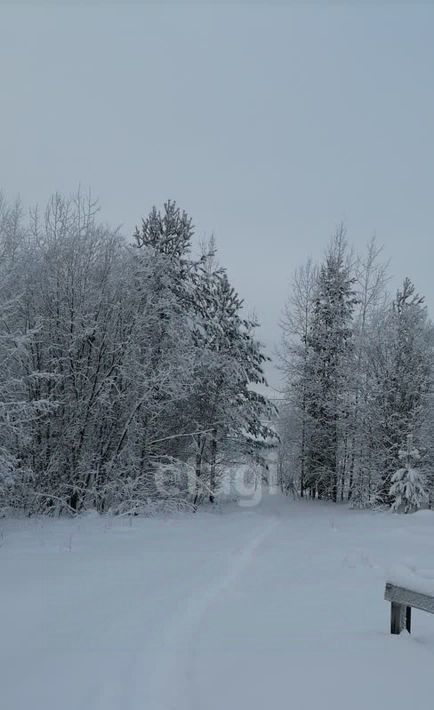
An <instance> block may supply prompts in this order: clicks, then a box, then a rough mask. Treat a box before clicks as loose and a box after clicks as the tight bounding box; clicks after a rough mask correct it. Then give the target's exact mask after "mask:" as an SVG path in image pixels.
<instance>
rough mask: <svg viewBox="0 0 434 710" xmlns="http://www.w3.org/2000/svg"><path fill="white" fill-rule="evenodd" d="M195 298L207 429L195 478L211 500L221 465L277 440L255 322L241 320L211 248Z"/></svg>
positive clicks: (201, 413) (198, 396) (195, 405)
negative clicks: (263, 389) (264, 389)
mask: <svg viewBox="0 0 434 710" xmlns="http://www.w3.org/2000/svg"><path fill="white" fill-rule="evenodd" d="M194 296H195V307H196V309H197V314H198V316H199V317H198V318H196V320H195V326H196V327H195V339H196V343H197V347H198V350H199V352H200V354H201V355H200V358H199V360H198V363H197V369H196V374H195V392H194V397H193V401H192V411H193V412H195V413H196V414H195V415H196V417H197V424H198V423H199V422H200V423H201V426H202V430H203V433H202V434H200V435H198V436H197V437H196V476H197V478H198V479H199V480H201V481H202V482H204V485H205V488H208V489H209V491H210V493H209V497H210V499H211V501H212V500H213V498H214V493H215V490H216V487H217V485H218V475H217V474H218V467H219V464H220V465H224V464H226V465H228V464H229V463H231V462H232V463H234V462H236V461H239V460H240V457H241V460H244V459H245V457H253V458H256V459H257V458H260V457H261V451H263V450H264V449H266V448H267V447H268V446H269V445H270V443H271V442H273V441H274V439H275V433H274V430H273V429H272V427H270V426H269V421H270V419H271V418H272V417H273V416H274V408H273V406H272V405H271V404H270V402H269V401H268V400H267V398H266V397H265V396H264V395H263V394H262V393H260V392H259V391H258V388H257V386H258V385H265V384H266V383H265V378H264V373H263V363H264V362H265V360H266V356H265V355H264V353H263V351H262V347H261V346H260V344H259V343H258V342H257V341H256V339H255V337H254V329H255V327H256V325H257V324H256V322H255V321H254V320H253V319H251V318H246V317H244V316H243V314H242V308H243V301H242V299H241V298H240V297H239V295H238V294H237V292H236V291H235V289H234V288H233V287H232V286H231V285H230V283H229V279H228V276H227V273H226V271H225V270H224V269H222V268H221V267H219V266H218V265H217V264H216V262H215V259H214V245H213V244H212V245H211V248H210V249H209V250H208V253H207V254H205V255H204V259H202V261H201V262H200V264H199V265H198V268H197V270H196V274H195V291H194ZM205 477H206V481H204V478H205Z"/></svg>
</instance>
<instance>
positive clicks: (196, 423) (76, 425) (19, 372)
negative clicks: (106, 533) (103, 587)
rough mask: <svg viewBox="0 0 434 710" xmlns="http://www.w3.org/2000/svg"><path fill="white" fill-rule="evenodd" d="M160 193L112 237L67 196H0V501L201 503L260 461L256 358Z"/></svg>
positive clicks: (56, 508) (263, 416)
mask: <svg viewBox="0 0 434 710" xmlns="http://www.w3.org/2000/svg"><path fill="white" fill-rule="evenodd" d="M193 237H194V229H193V224H192V220H191V218H190V217H189V216H188V215H187V214H186V213H185V212H183V211H181V210H180V209H179V208H178V207H177V206H176V204H175V203H174V202H170V201H169V202H167V203H166V204H165V205H164V208H163V209H162V211H158V210H157V209H155V208H154V209H153V210H152V211H151V213H150V214H149V215H148V216H147V217H146V218H144V219H143V220H142V223H141V225H140V226H139V227H137V228H136V230H135V234H134V235H133V238H130V239H128V238H123V237H122V236H121V235H120V234H119V233H118V231H117V230H113V229H111V228H110V227H108V226H107V225H105V224H102V223H100V222H99V221H98V207H97V205H96V204H95V203H94V202H92V200H91V199H90V198H84V197H83V196H81V195H80V194H77V195H75V196H74V197H73V198H71V199H66V198H64V197H62V196H60V195H54V196H53V197H52V198H51V199H50V201H49V203H48V205H47V207H46V208H45V210H44V211H40V210H39V209H34V210H31V211H30V213H29V216H28V217H27V213H26V212H25V211H24V210H23V208H22V206H21V205H20V203H19V202H16V203H14V204H9V203H8V202H7V201H6V200H5V199H4V198H2V199H1V201H0V253H1V261H0V418H1V427H0V507H1V509H2V510H3V511H10V510H18V509H19V510H25V511H27V512H28V513H34V512H49V513H60V512H71V513H76V512H79V511H82V510H84V509H87V508H94V509H97V510H98V511H108V510H110V511H112V512H116V513H131V512H140V511H144V510H149V509H150V508H152V506H158V505H160V504H163V503H164V504H166V505H170V506H183V505H188V506H193V507H196V506H197V505H198V504H199V503H200V502H201V501H202V500H204V499H209V500H211V501H212V500H213V499H214V496H215V493H216V491H217V490H218V488H219V482H220V479H221V476H222V472H223V471H224V470H225V468H226V467H227V466H233V465H235V464H237V465H238V464H240V463H243V462H246V461H261V457H262V456H263V454H264V452H266V449H267V447H269V446H270V445H271V444H272V442H273V440H274V439H275V434H274V432H273V430H272V429H271V428H270V427H269V425H268V422H269V421H270V419H271V418H272V417H273V416H274V409H273V406H272V405H271V404H270V403H269V401H268V400H267V399H266V398H265V397H263V396H262V395H261V394H260V393H259V392H257V391H256V390H255V385H258V384H260V383H263V382H264V374H263V364H264V362H265V359H266V356H265V355H264V353H263V351H262V348H261V346H260V344H259V343H258V341H257V340H256V338H255V327H256V323H255V322H254V320H253V319H250V318H248V317H246V315H245V314H244V312H243V303H242V300H241V298H240V297H239V296H238V294H237V293H236V291H235V290H234V288H233V287H232V286H231V284H230V283H229V279H228V276H227V273H226V271H225V269H224V268H222V267H221V266H219V264H218V263H217V260H216V254H215V246H214V243H213V242H212V241H211V242H210V243H209V244H208V245H206V246H204V247H202V248H201V249H199V250H198V252H199V253H198V254H197V256H194V255H193V252H192V247H193Z"/></svg>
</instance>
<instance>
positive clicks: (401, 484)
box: [390, 434, 428, 513]
mask: <svg viewBox="0 0 434 710" xmlns="http://www.w3.org/2000/svg"><path fill="white" fill-rule="evenodd" d="M398 456H399V460H400V462H401V468H399V469H398V470H397V471H396V472H395V473H394V474H393V476H392V479H391V486H390V498H391V501H392V510H394V511H395V512H403V513H412V512H414V511H416V510H419V508H421V507H422V506H423V505H425V504H426V503H427V501H428V490H427V481H426V478H425V476H424V474H423V472H422V470H421V468H420V465H421V456H420V453H419V451H418V450H417V449H416V448H415V446H414V444H413V437H412V436H411V435H410V434H409V435H408V436H407V440H406V442H405V448H403V449H400V451H399V454H398Z"/></svg>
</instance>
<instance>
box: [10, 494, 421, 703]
mask: <svg viewBox="0 0 434 710" xmlns="http://www.w3.org/2000/svg"><path fill="white" fill-rule="evenodd" d="M0 531H1V533H0V569H1V585H0V628H1V636H0V639H1V640H0V687H1V703H0V706H1V708H2V709H3V708H4V710H28V709H30V708H32V710H58V709H59V708H62V710H72V709H73V708H74V710H76V709H78V708H80V710H139V709H140V710H143V709H144V710H169V709H170V710H172V709H173V710H217V708H219V709H221V708H225V709H228V710H232V709H233V710H244V709H245V710H257V709H258V710H259V709H261V710H264V708H270V710H271V708H273V710H274V709H275V708H276V709H278V708H282V709H283V708H291V707H294V708H296V709H297V710H317V708H325V709H326V710H328V708H330V710H340V709H341V708H342V710H343V709H344V708H345V710H348V709H351V710H359V709H360V710H362V709H363V710H366V709H367V708H369V709H374V710H376V709H377V708H378V710H387V709H388V708H391V709H392V708H393V709H394V710H401V708H402V710H404V709H405V710H409V708H411V709H412V710H422V709H424V708H431V707H432V702H433V697H434V673H433V667H434V617H431V616H430V615H428V614H424V613H422V612H418V611H415V612H414V620H413V634H412V636H408V635H407V634H402V635H401V636H400V637H392V636H390V634H389V605H388V604H387V603H386V602H384V601H383V591H384V581H385V578H386V577H387V576H388V574H389V570H390V569H391V568H393V567H396V566H399V567H400V568H401V569H402V568H404V569H408V570H410V572H409V573H411V575H413V578H416V579H417V578H418V576H419V575H420V577H423V578H425V579H429V578H430V577H431V576H434V573H433V572H431V571H430V570H432V569H433V568H434V514H433V513H429V512H424V513H417V514H415V515H411V516H398V515H393V514H389V513H384V514H383V513H372V512H357V511H350V510H348V509H346V508H345V507H336V506H330V505H326V504H306V503H291V502H290V501H289V500H287V499H282V498H280V497H279V496H276V497H268V498H265V499H264V500H263V501H262V503H261V505H259V506H257V507H255V508H249V509H242V508H237V507H228V508H227V509H224V510H223V511H222V512H221V513H219V512H201V513H199V514H197V515H183V516H178V517H174V518H171V519H140V518H135V519H133V520H128V519H125V518H118V519H113V518H104V517H98V516H92V515H90V516H83V517H81V518H78V519H76V520H47V519H38V520H33V521H28V520H25V521H23V520H4V521H1V523H0Z"/></svg>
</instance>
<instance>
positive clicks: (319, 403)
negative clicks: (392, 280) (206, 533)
mask: <svg viewBox="0 0 434 710" xmlns="http://www.w3.org/2000/svg"><path fill="white" fill-rule="evenodd" d="M381 257H382V250H381V248H379V247H378V246H377V244H376V242H375V240H372V241H371V242H370V243H369V245H368V247H367V251H366V253H365V254H364V255H363V256H357V255H355V253H354V252H353V250H351V249H350V248H349V246H348V244H347V241H346V237H345V230H344V228H343V227H340V228H339V229H338V230H337V232H336V234H335V236H334V238H333V239H332V240H331V242H330V244H329V247H328V249H327V251H326V254H325V257H324V260H323V261H322V262H321V263H320V264H315V263H313V262H312V261H309V262H308V263H307V264H305V265H304V266H303V267H301V268H299V269H298V270H297V271H296V272H295V275H294V278H293V281H292V287H291V291H290V294H289V297H288V301H287V303H286V306H285V309H284V315H283V318H282V323H281V326H282V342H281V346H280V350H279V356H280V365H281V368H282V370H283V374H284V382H285V392H284V397H283V403H282V407H281V413H280V419H279V431H280V439H281V440H280V445H279V465H278V469H279V480H280V484H281V487H282V489H283V490H285V491H295V492H296V493H297V494H299V495H301V496H310V497H315V498H321V499H328V500H333V501H350V502H351V504H352V505H354V506H362V507H367V506H375V505H379V504H380V505H387V506H392V508H393V509H394V510H399V511H404V512H408V511H411V510H416V509H418V508H420V507H422V506H426V505H428V504H431V501H432V498H433V493H434V445H433V428H434V400H433V389H432V371H433V352H434V349H433V348H434V329H433V325H432V323H431V321H430V320H429V318H428V313H427V309H426V306H425V304H424V298H423V297H422V296H421V295H419V294H418V293H417V291H416V289H415V286H414V284H413V283H412V282H411V281H410V279H408V278H405V279H404V281H403V283H402V286H401V287H400V288H399V289H398V291H397V293H396V294H395V295H394V296H390V295H389V293H388V285H389V277H388V264H385V263H383V262H382V258H381Z"/></svg>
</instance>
